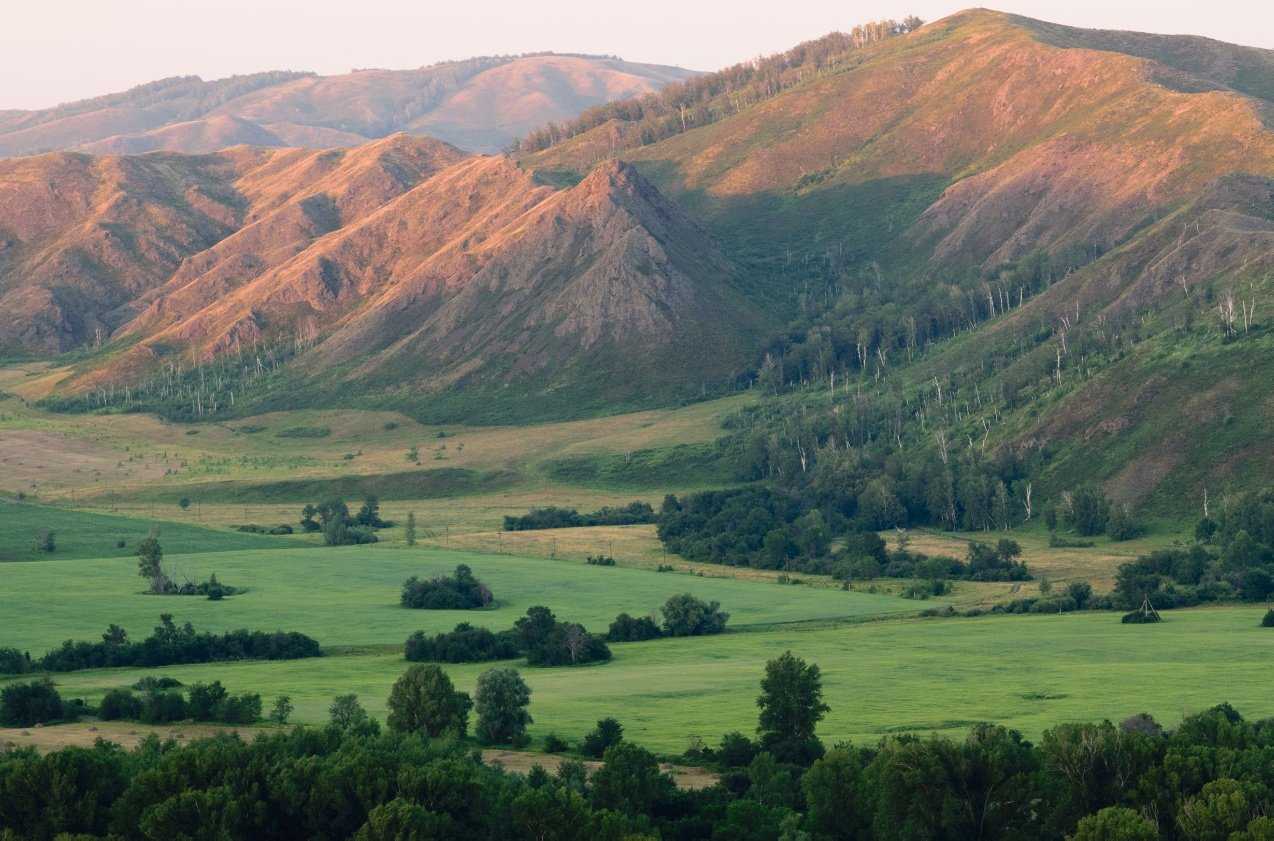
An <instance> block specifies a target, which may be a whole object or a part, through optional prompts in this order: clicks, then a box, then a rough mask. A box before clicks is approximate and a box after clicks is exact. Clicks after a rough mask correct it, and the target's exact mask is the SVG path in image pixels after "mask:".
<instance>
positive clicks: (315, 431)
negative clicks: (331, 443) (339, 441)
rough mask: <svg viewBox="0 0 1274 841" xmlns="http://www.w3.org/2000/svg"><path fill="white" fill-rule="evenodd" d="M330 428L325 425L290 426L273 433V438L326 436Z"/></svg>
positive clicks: (330, 432)
mask: <svg viewBox="0 0 1274 841" xmlns="http://www.w3.org/2000/svg"><path fill="white" fill-rule="evenodd" d="M331 434H332V430H331V429H330V428H328V427H326V426H292V427H288V428H287V429H280V430H279V431H278V432H276V433H274V437H275V438H326V437H327V436H329V435H331Z"/></svg>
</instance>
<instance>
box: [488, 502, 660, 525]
mask: <svg viewBox="0 0 1274 841" xmlns="http://www.w3.org/2000/svg"><path fill="white" fill-rule="evenodd" d="M655 520H656V515H655V509H654V508H652V507H651V505H650V503H648V502H641V501H635V502H630V503H628V504H627V505H623V506H617V507H613V506H609V505H608V506H605V507H603V508H599V509H597V510H596V511H594V512H592V513H591V514H581V513H579V511H577V510H575V509H574V508H557V507H554V506H549V507H547V508H532V509H531V510H530V511H528V512H527V513H526V514H523V515H522V516H520V517H515V516H506V517H505V518H504V530H505V531H532V530H535V529H569V528H579V527H581V526H631V525H638V524H645V523H653V522H655Z"/></svg>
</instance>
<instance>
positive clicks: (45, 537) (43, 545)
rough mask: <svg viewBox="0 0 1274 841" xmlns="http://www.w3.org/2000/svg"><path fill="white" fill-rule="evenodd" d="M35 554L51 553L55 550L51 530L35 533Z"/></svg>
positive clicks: (54, 541) (55, 542)
mask: <svg viewBox="0 0 1274 841" xmlns="http://www.w3.org/2000/svg"><path fill="white" fill-rule="evenodd" d="M33 548H34V549H35V551H37V552H53V551H54V550H56V549H57V541H56V540H55V539H54V535H53V530H52V529H40V530H39V531H38V532H36V535H35V543H34V547H33Z"/></svg>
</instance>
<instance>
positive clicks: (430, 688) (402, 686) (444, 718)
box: [388, 663, 473, 738]
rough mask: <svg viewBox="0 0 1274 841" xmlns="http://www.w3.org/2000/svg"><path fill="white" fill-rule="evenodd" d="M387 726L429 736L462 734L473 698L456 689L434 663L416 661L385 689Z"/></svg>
mask: <svg viewBox="0 0 1274 841" xmlns="http://www.w3.org/2000/svg"><path fill="white" fill-rule="evenodd" d="M388 706H389V720H388V723H389V729H391V730H397V731H399V732H402V733H424V734H426V735H427V736H429V737H430V738H438V737H440V736H445V735H451V736H458V737H463V736H464V735H465V733H466V732H467V730H468V728H469V709H470V708H471V707H472V706H473V702H472V701H470V700H469V696H468V695H466V694H465V693H463V692H457V691H456V688H455V686H454V685H453V684H452V683H451V678H449V677H447V673H446V672H444V671H443V670H442V669H441V668H439V667H438V666H437V665H434V664H432V663H431V664H429V665H416V666H412V667H411V668H409V669H408V670H407V671H406V672H404V673H403V675H402V677H400V678H398V681H397V682H396V683H394V688H393V689H392V690H390V693H389V705H388Z"/></svg>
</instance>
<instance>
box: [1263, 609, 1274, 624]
mask: <svg viewBox="0 0 1274 841" xmlns="http://www.w3.org/2000/svg"><path fill="white" fill-rule="evenodd" d="M1261 627H1262V628H1274V608H1272V609H1270V610H1267V611H1265V616H1264V617H1262V618H1261Z"/></svg>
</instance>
